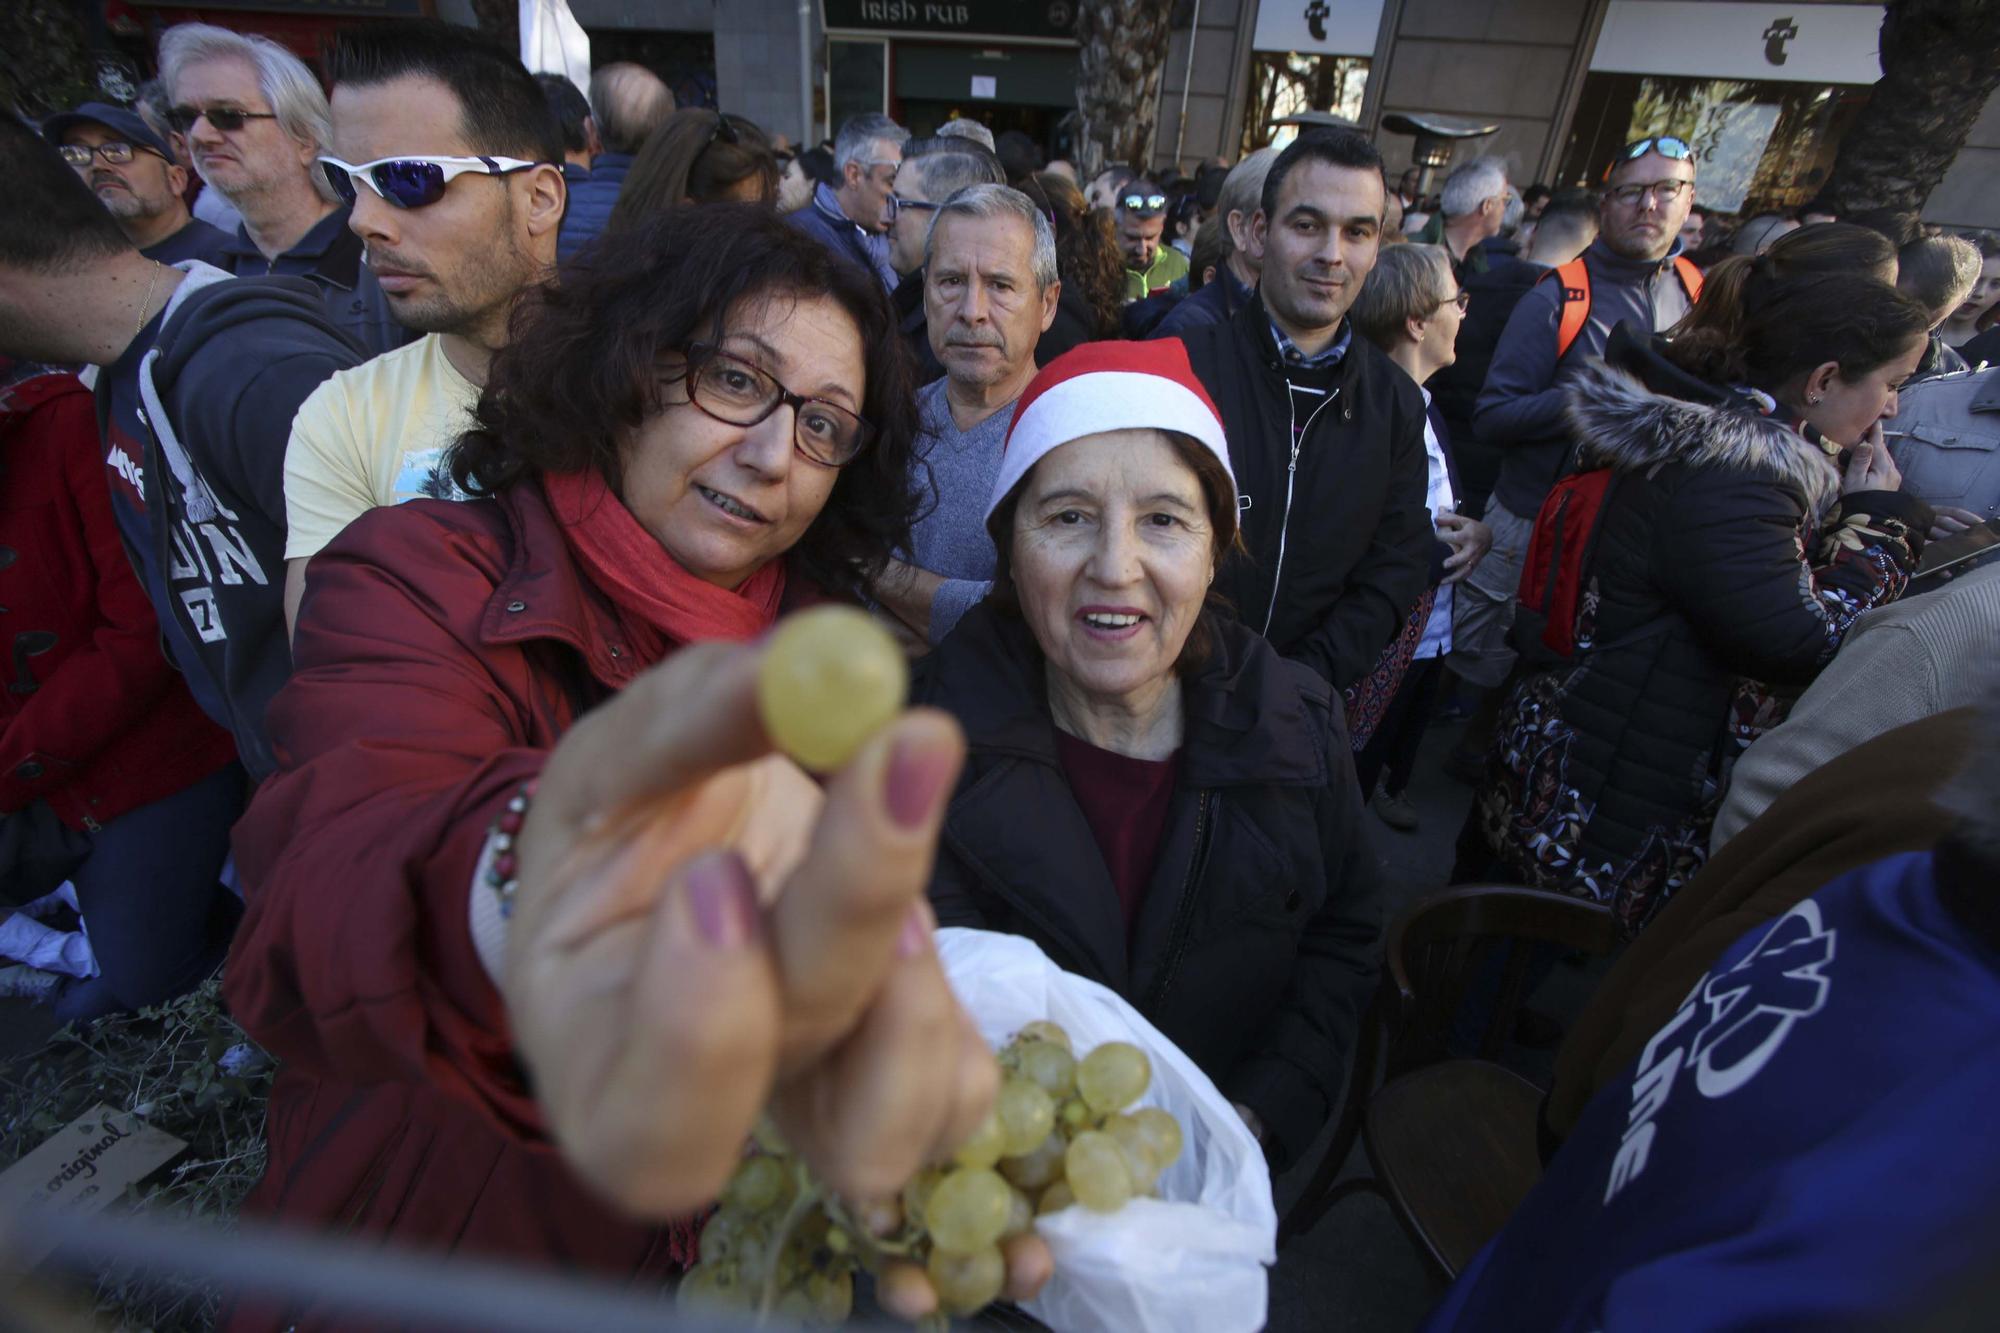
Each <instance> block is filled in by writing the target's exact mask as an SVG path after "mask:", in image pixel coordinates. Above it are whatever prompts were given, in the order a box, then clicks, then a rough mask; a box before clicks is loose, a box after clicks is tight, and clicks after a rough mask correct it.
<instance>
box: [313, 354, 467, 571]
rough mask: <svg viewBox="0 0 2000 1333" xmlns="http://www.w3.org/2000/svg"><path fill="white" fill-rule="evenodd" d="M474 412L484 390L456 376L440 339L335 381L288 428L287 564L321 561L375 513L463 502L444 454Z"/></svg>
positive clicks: (324, 386) (315, 394)
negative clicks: (425, 502)
mask: <svg viewBox="0 0 2000 1333" xmlns="http://www.w3.org/2000/svg"><path fill="white" fill-rule="evenodd" d="M478 402H479V389H478V386H476V385H474V384H473V383H472V382H471V381H470V380H468V379H466V378H465V376H463V375H461V374H459V373H458V370H457V369H456V368H455V367H454V366H453V365H452V364H451V360H450V358H449V357H447V356H445V354H444V340H443V338H442V337H440V336H439V335H438V334H435V333H430V334H425V335H424V336H423V337H421V338H419V339H417V340H416V341H415V342H413V343H410V344H408V345H407V346H404V347H399V348H397V349H396V350H395V351H393V352H385V353H383V354H382V355H381V356H378V357H376V358H375V359H374V360H372V361H364V362H363V363H362V364H360V365H358V366H356V367H354V368H353V369H352V370H342V371H337V372H335V374H334V376H333V378H331V379H329V380H328V381H327V382H326V383H324V384H322V385H320V386H319V388H317V389H315V390H313V392H312V396H311V397H309V398H307V399H306V400H305V402H303V403H301V404H299V413H298V415H297V416H296V417H294V418H292V438H291V443H290V444H288V445H287V446H286V448H285V520H286V525H287V533H286V536H285V558H286V559H287V560H298V559H302V558H304V557H306V556H311V555H316V554H318V553H319V551H320V549H321V548H322V547H324V546H325V545H326V544H327V543H328V542H330V541H332V540H333V539H334V538H335V537H337V536H339V535H340V530H341V529H342V528H344V527H346V526H347V525H348V524H349V523H351V522H353V521H354V520H355V519H356V518H358V517H360V515H361V514H362V513H363V512H365V511H366V510H369V509H373V508H375V507H376V506H377V505H393V504H401V503H403V501H405V500H416V499H422V498H425V497H429V498H433V499H439V500H462V499H464V498H465V496H464V494H463V493H462V492H460V491H459V490H458V489H457V488H456V487H455V486H453V485H452V483H451V476H450V474H449V473H447V472H446V471H445V470H444V454H445V450H447V449H448V448H450V447H451V444H452V442H453V441H455V440H456V439H457V438H458V437H459V434H460V433H461V432H463V431H464V430H465V428H466V427H468V426H470V425H471V424H472V409H473V407H474V406H475V405H476V404H477V403H478Z"/></svg>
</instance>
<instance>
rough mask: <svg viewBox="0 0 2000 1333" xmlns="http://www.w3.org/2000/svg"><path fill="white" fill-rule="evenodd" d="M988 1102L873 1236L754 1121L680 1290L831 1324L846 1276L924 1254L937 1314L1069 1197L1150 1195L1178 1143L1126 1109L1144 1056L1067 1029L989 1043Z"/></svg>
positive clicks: (1138, 1093) (1174, 1135)
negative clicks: (1078, 1041)
mask: <svg viewBox="0 0 2000 1333" xmlns="http://www.w3.org/2000/svg"><path fill="white" fill-rule="evenodd" d="M1000 1067H1001V1069H1002V1071H1003V1073H1004V1078H1003V1080H1002V1082H1001V1085H1000V1095H999V1097H998V1099H997V1100H996V1101H995V1103H994V1107H993V1111H992V1113H991V1114H990V1115H988V1116H987V1117H986V1120H985V1122H984V1123H982V1124H981V1125H980V1127H979V1128H978V1130H977V1131H975V1132H974V1133H973V1135H972V1137H971V1138H969V1139H967V1140H966V1141H965V1143H964V1144H963V1145H962V1146H961V1147H960V1148H959V1149H958V1151H957V1152H956V1153H955V1154H953V1157H952V1160H951V1161H950V1162H949V1163H946V1164H945V1165H942V1166H938V1167H933V1168H930V1169H927V1170H925V1171H923V1172H921V1173H919V1174H918V1176H917V1177H916V1179H914V1180H912V1181H911V1182H910V1183H909V1184H908V1185H907V1186H906V1187H905V1188H904V1190H903V1195H902V1199H901V1201H900V1202H901V1207H902V1215H901V1219H900V1221H899V1222H898V1223H897V1224H896V1225H894V1226H893V1227H891V1228H890V1229H889V1230H888V1231H887V1233H886V1234H882V1233H881V1228H880V1227H879V1226H878V1227H876V1228H874V1229H872V1230H871V1229H870V1228H868V1227H864V1226H862V1225H860V1224H859V1223H858V1222H857V1221H856V1219H855V1218H854V1216H853V1215H852V1214H851V1213H850V1212H849V1211H848V1209H847V1207H846V1205H845V1204H843V1203H842V1202H841V1201H840V1200H839V1199H836V1198H834V1197H833V1196H832V1195H831V1194H830V1193H828V1192H827V1191H826V1190H824V1189H822V1188H821V1187H820V1186H819V1185H818V1183H817V1182H816V1181H814V1180H813V1178H812V1176H811V1173H810V1172H808V1171H807V1170H806V1168H805V1166H804V1164H803V1163H801V1162H799V1161H798V1160H797V1159H796V1158H794V1157H792V1156H791V1155H790V1154H789V1153H788V1152H787V1151H786V1150H785V1148H784V1145H783V1144H782V1143H781V1142H779V1141H778V1140H777V1139H776V1138H775V1136H774V1135H772V1134H771V1133H770V1131H768V1130H760V1131H759V1132H758V1145H757V1151H756V1152H754V1153H753V1154H752V1155H750V1156H748V1157H746V1158H745V1159H744V1161H743V1164H742V1165H741V1166H740V1167H738V1168H737V1170H736V1174H735V1175H734V1176H733V1177H731V1178H730V1181H729V1184H728V1186H727V1187H726V1188H725V1189H724V1190H723V1194H722V1200H721V1203H720V1205H719V1206H718V1207H717V1209H716V1211H715V1213H714V1215H713V1216H711V1217H710V1218H709V1220H708V1223H707V1225H706V1226H704V1227H703V1228H702V1233H701V1262H700V1263H698V1264H697V1265H695V1266H694V1267H693V1268H691V1269H689V1270H688V1272H687V1275H686V1276H685V1277H684V1278H683V1279H682V1280H681V1288H680V1298H681V1300H682V1301H684V1302H687V1303H689V1304H692V1305H697V1306H702V1307H706V1308H717V1309H727V1310H734V1311H738V1312H743V1311H748V1312H754V1313H756V1314H759V1315H768V1314H775V1315H777V1316H779V1317H781V1318H785V1319H790V1320H794V1321H796V1322H799V1323H811V1324H837V1323H840V1322H841V1321H842V1320H844V1319H845V1318H846V1317H847V1316H848V1314H849V1313H850V1312H851V1311H852V1309H853V1301H854V1277H855V1274H856V1272H857V1271H860V1270H862V1269H866V1270H868V1271H869V1272H871V1273H879V1272H880V1271H881V1269H882V1267H883V1266H884V1265H886V1264H889V1263H892V1262H898V1261H903V1262H910V1263H916V1264H920V1265H922V1267H923V1268H924V1270H925V1271H926V1272H927V1273H928V1274H929V1275H930V1280H931V1285H932V1286H933V1287H934V1288H936V1290H937V1294H938V1302H939V1305H940V1307H941V1309H942V1311H943V1312H944V1313H945V1314H948V1315H969V1314H973V1313H975V1312H977V1311H979V1310H981V1309H983V1308H984V1307H985V1306H987V1305H989V1304H991V1303H992V1302H993V1300H994V1299H995V1298H996V1297H998V1296H999V1294H1000V1289H1001V1287H1002V1285H1003V1284H1004V1283H1005V1281H1006V1276H1007V1263H1006V1260H1005V1258H1004V1257H1003V1255H1002V1253H1001V1245H1002V1244H1003V1243H1004V1242H1006V1241H1008V1240H1011V1239H1013V1238H1014V1237H1016V1236H1020V1235H1023V1234H1025V1233H1027V1232H1028V1231H1029V1230H1030V1229H1032V1228H1033V1226H1034V1224H1035V1219H1036V1218H1037V1217H1038V1216H1041V1215H1043V1214H1047V1213H1053V1212H1057V1211H1059V1210H1061V1209H1064V1208H1069V1207H1084V1208H1089V1209H1092V1210H1094V1211H1096V1212H1103V1213H1111V1212H1116V1211H1118V1210H1119V1209H1120V1208H1123V1207H1124V1206H1125V1205H1126V1203H1127V1202H1129V1201H1130V1200H1131V1199H1133V1198H1134V1197H1136V1196H1138V1195H1141V1194H1152V1193H1154V1192H1155V1189H1156V1187H1157V1185H1158V1182H1159V1178H1160V1173H1161V1172H1163V1171H1165V1170H1166V1169H1167V1167H1168V1166H1169V1165H1171V1164H1172V1163H1173V1162H1174V1160H1175V1159H1176V1158H1178V1157H1179V1156H1180V1152H1181V1127H1180V1122H1178V1121H1177V1120H1175V1119H1174V1118H1173V1116H1171V1115H1170V1114H1168V1113H1167V1112H1165V1111H1162V1110H1159V1109H1157V1108H1153V1107H1146V1108H1141V1109H1132V1108H1133V1107H1134V1104H1135V1103H1136V1102H1137V1101H1138V1100H1139V1098H1140V1097H1142V1096H1144V1095H1145V1092H1146V1089H1147V1088H1148V1087H1149V1086H1150V1085H1151V1083H1152V1078H1153V1070H1152V1064H1151V1062H1150V1061H1148V1060H1147V1059H1146V1053H1145V1052H1144V1051H1141V1050H1140V1049H1139V1048H1138V1047H1136V1046H1133V1045H1131V1044H1129V1043H1127V1042H1122V1041H1113V1042H1106V1043H1105V1044H1103V1045H1102V1046H1099V1047H1097V1048H1096V1049H1094V1050H1092V1051H1091V1052H1090V1053H1089V1054H1087V1055H1085V1056H1084V1057H1083V1058H1082V1059H1081V1060H1078V1059H1077V1058H1076V1056H1075V1054H1074V1052H1073V1051H1072V1050H1071V1047H1070V1040H1069V1034H1067V1033H1066V1032H1064V1031H1063V1030H1062V1029H1061V1028H1060V1027H1058V1026H1056V1025H1055V1024H1054V1023H1030V1024H1029V1025H1028V1026H1027V1027H1025V1028H1023V1029H1021V1031H1020V1032H1019V1033H1017V1034H1016V1035H1015V1037H1014V1039H1013V1040H1012V1041H1010V1042H1009V1043H1008V1044H1007V1046H1006V1048H1005V1049H1003V1050H1002V1051H1001V1052H1000Z"/></svg>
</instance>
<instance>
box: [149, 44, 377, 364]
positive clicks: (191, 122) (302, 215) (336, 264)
mask: <svg viewBox="0 0 2000 1333" xmlns="http://www.w3.org/2000/svg"><path fill="white" fill-rule="evenodd" d="M160 78H161V81H162V82H163V83H164V84H165V85H166V90H167V97H168V111H167V121H168V123H169V124H170V125H171V126H172V127H173V130H174V132H175V133H176V134H178V135H180V136H181V138H182V140H183V141H184V142H185V143H186V145H187V150H188V155H189V157H190V159H191V160H192V161H193V162H194V167H195V170H196V171H197V172H199V173H200V175H201V178H202V180H203V181H205V182H207V184H208V186H209V187H210V188H211V189H213V190H215V191H216V192H217V193H219V194H221V195H222V196H223V197H224V198H225V199H227V200H228V201H229V202H230V203H231V204H233V205H234V206H235V207H236V208H237V210H238V211H239V212H240V213H241V214H242V217H243V225H242V228H241V229H240V230H239V231H238V232H237V234H236V237H235V239H234V240H233V241H232V242H231V243H230V245H229V247H228V252H227V253H228V260H227V263H225V264H224V265H223V267H225V268H227V269H228V270H230V271H231V272H233V273H235V274H236V275H237V276H238V277H264V276H267V275H281V276H287V277H301V278H305V279H307V280H308V281H310V282H311V283H312V284H313V285H314V286H315V287H317V288H318V289H319V292H320V298H321V300H322V302H323V303H324V304H325V307H326V313H327V317H328V318H329V319H331V320H332V321H333V322H334V323H335V324H336V325H338V326H339V327H340V328H342V329H344V330H345V331H346V332H348V333H349V334H351V335H352V336H353V337H354V338H356V339H357V340H358V341H359V342H360V343H361V345H362V346H363V347H365V348H367V349H368V351H370V352H371V353H373V352H386V351H388V350H389V349H390V348H392V347H400V346H402V345H403V344H404V343H405V342H407V341H409V333H408V332H407V331H406V330H405V329H404V328H403V327H402V325H400V324H398V323H397V322H396V320H395V317H394V316H393V315H391V314H390V312H389V306H388V304H387V303H386V302H385V301H384V300H383V298H382V289H381V287H380V286H379V285H378V284H377V283H376V281H375V278H374V276H373V275H372V274H371V273H369V272H368V270H367V268H366V267H364V266H363V264H362V262H361V258H362V256H361V242H360V240H359V239H358V238H357V237H355V236H354V235H353V234H351V233H350V232H349V231H348V229H347V210H346V209H345V208H342V207H340V206H339V205H338V204H337V203H336V196H335V195H334V192H333V190H332V188H331V187H330V186H329V185H328V183H327V181H326V179H325V177H324V176H323V175H321V173H320V170H319V167H318V164H317V163H316V162H315V160H314V159H315V158H317V157H318V155H319V154H321V153H323V152H325V151H326V146H327V143H328V126H329V118H328V111H327V102H326V95H325V94H324V93H322V92H321V91H320V87H319V81H318V80H317V79H316V78H314V77H313V73H312V71H311V70H309V69H307V68H306V66H305V64H304V62H302V61H301V60H300V59H299V58H298V57H297V56H295V55H293V54H292V53H291V52H290V51H287V50H286V49H285V48H284V47H282V46H280V45H278V44H277V43H276V42H274V41H272V40H271V39H269V38H268V37H259V36H257V35H255V34H250V33H238V32H231V31H230V30H229V29H227V28H218V27H215V26H214V25H212V24H207V23H182V24H179V25H177V26H175V27H172V28H169V29H167V31H166V32H165V33H163V34H162V35H161V37H160Z"/></svg>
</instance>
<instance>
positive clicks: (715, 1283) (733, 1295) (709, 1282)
mask: <svg viewBox="0 0 2000 1333" xmlns="http://www.w3.org/2000/svg"><path fill="white" fill-rule="evenodd" d="M674 1300H675V1301H676V1302H677V1303H678V1304H680V1305H681V1306H683V1307H685V1308H687V1309H690V1310H710V1311H725V1310H742V1309H747V1308H749V1304H750V1300H749V1295H748V1293H746V1292H745V1291H744V1290H743V1287H742V1284H741V1283H740V1282H739V1281H738V1278H737V1274H736V1269H735V1267H734V1266H733V1265H731V1264H711V1263H699V1264H696V1265H695V1266H694V1267H693V1268H690V1269H688V1271H687V1272H685V1273H683V1274H681V1281H680V1285H679V1286H678V1287H676V1288H675V1289H674Z"/></svg>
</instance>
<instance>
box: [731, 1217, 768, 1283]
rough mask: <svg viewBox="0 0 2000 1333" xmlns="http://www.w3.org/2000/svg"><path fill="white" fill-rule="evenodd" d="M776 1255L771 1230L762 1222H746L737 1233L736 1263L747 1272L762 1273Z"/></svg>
mask: <svg viewBox="0 0 2000 1333" xmlns="http://www.w3.org/2000/svg"><path fill="white" fill-rule="evenodd" d="M775 1257H776V1256H775V1255H774V1254H773V1252H772V1249H771V1232H770V1228H768V1227H766V1226H765V1225H764V1224H763V1223H761V1222H746V1223H744V1225H743V1226H742V1228H741V1229H739V1230H738V1231H737V1233H736V1264H737V1267H739V1268H741V1269H742V1270H743V1271H744V1272H745V1273H755V1274H758V1275H760V1276H761V1275H762V1274H763V1273H764V1272H765V1271H766V1270H767V1269H769V1268H770V1266H771V1261H772V1259H773V1258H775Z"/></svg>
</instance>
